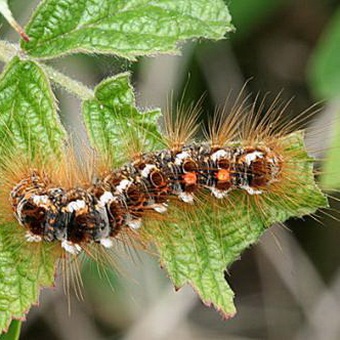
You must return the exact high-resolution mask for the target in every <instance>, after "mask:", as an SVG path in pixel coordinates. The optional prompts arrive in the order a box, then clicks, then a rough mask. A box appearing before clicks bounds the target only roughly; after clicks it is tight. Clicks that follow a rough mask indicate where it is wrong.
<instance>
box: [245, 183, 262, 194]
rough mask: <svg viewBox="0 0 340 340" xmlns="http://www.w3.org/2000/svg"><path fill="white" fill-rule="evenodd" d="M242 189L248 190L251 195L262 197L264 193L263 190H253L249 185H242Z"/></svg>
mask: <svg viewBox="0 0 340 340" xmlns="http://www.w3.org/2000/svg"><path fill="white" fill-rule="evenodd" d="M240 188H241V189H244V190H246V191H247V193H248V194H249V195H261V194H262V193H263V191H262V190H256V189H253V188H252V187H250V186H248V185H241V186H240Z"/></svg>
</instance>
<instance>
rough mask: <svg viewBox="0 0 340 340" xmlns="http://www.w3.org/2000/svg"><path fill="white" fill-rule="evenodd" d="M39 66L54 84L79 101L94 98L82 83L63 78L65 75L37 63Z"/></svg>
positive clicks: (91, 92)
mask: <svg viewBox="0 0 340 340" xmlns="http://www.w3.org/2000/svg"><path fill="white" fill-rule="evenodd" d="M39 66H40V67H41V68H42V69H43V70H44V71H45V73H46V74H47V76H48V77H49V78H50V79H51V80H52V81H53V82H54V83H57V84H59V85H61V86H62V87H63V88H64V89H65V90H66V91H67V92H69V93H71V94H73V95H75V96H77V97H78V98H79V99H81V100H88V99H92V98H93V97H94V93H93V91H92V90H91V89H90V88H88V87H87V86H85V85H84V84H83V83H81V82H79V81H77V80H74V79H72V78H70V77H67V76H65V74H63V73H61V72H59V71H57V70H56V69H54V68H53V67H51V66H47V65H45V64H42V63H39Z"/></svg>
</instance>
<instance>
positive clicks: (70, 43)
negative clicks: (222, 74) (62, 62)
mask: <svg viewBox="0 0 340 340" xmlns="http://www.w3.org/2000/svg"><path fill="white" fill-rule="evenodd" d="M232 29H233V26H232V25H231V17H230V14H229V12H228V9H227V7H226V5H225V4H224V2H223V0H215V1H209V0H176V1H173V0H158V1H145V0H131V1H125V0H116V1H111V0H84V1H77V0H45V1H43V2H42V3H41V5H40V6H39V7H38V8H37V10H36V12H35V13H34V15H33V17H32V19H31V21H30V23H29V24H28V25H27V28H26V31H27V34H28V35H29V36H30V41H29V42H22V48H23V49H24V50H25V51H26V52H27V53H28V54H29V55H31V56H34V57H39V58H51V57H55V56H59V55H63V54H66V53H75V52H87V53H109V54H115V55H118V56H122V57H125V58H129V59H134V58H135V57H136V56H140V55H150V54H155V53H161V52H167V53H169V52H177V51H178V49H177V44H178V43H179V42H181V41H183V40H186V39H192V38H199V37H203V38H208V39H221V38H223V36H224V34H225V33H226V32H227V31H231V30H232Z"/></svg>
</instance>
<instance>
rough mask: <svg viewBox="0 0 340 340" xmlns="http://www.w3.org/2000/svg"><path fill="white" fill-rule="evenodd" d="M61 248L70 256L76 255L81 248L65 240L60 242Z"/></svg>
mask: <svg viewBox="0 0 340 340" xmlns="http://www.w3.org/2000/svg"><path fill="white" fill-rule="evenodd" d="M61 247H62V248H64V249H65V250H66V251H67V252H68V253H70V254H72V255H78V254H79V253H80V252H81V251H82V249H81V246H80V245H79V244H77V243H73V242H70V241H67V240H63V241H62V242H61Z"/></svg>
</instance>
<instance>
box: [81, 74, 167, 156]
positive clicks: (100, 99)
mask: <svg viewBox="0 0 340 340" xmlns="http://www.w3.org/2000/svg"><path fill="white" fill-rule="evenodd" d="M129 77H130V76H129V74H128V73H122V74H120V75H117V76H115V77H112V78H108V79H106V80H104V81H103V82H101V83H100V84H99V85H98V86H97V87H96V89H95V98H93V99H92V100H87V101H85V102H84V103H83V115H84V118H85V122H86V127H87V130H88V132H89V135H90V139H91V141H92V145H93V146H94V147H95V148H97V149H98V150H99V151H100V152H101V153H102V154H103V155H105V156H108V157H109V158H111V159H118V160H119V159H120V160H124V159H126V158H127V157H129V156H130V155H126V149H125V148H124V146H125V145H124V137H125V138H126V135H127V136H129V137H131V139H140V140H136V142H137V143H138V142H140V143H143V144H144V145H143V146H144V147H145V146H146V147H147V146H148V145H149V146H150V145H153V146H154V145H155V144H157V143H158V141H159V140H160V137H159V133H158V131H157V119H158V118H159V116H160V111H159V110H153V111H147V112H143V113H142V112H140V111H139V110H138V109H137V108H136V104H135V96H134V93H133V89H132V87H131V85H130V83H129ZM132 134H133V136H132ZM128 139H129V138H126V141H128ZM145 143H147V144H148V145H145ZM144 151H145V150H144Z"/></svg>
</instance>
